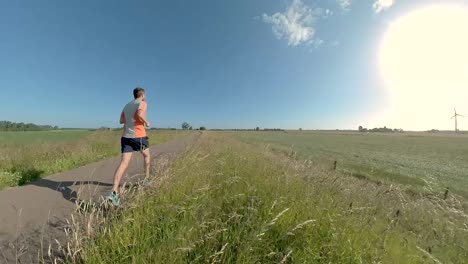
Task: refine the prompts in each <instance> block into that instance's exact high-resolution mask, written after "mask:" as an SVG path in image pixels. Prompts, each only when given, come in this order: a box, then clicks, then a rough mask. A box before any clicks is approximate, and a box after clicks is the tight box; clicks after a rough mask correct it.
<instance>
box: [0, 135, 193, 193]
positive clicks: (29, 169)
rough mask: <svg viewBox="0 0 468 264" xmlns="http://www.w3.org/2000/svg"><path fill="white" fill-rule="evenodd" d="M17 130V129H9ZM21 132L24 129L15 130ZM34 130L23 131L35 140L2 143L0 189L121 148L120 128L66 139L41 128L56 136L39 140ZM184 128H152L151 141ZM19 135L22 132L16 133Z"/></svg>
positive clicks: (100, 157) (94, 158) (173, 136)
mask: <svg viewBox="0 0 468 264" xmlns="http://www.w3.org/2000/svg"><path fill="white" fill-rule="evenodd" d="M9 133H14V132H9ZM16 133H19V134H21V133H22V132H16ZM34 133H35V132H28V133H27V134H24V135H21V136H23V137H24V136H25V137H27V138H29V139H28V140H29V141H31V142H32V143H30V144H22V143H19V142H18V141H15V142H12V143H6V142H3V143H2V144H0V189H2V188H4V187H8V186H16V185H23V184H26V183H29V182H31V181H34V180H36V179H38V178H40V177H42V176H45V175H50V174H53V173H57V172H62V171H66V170H69V169H72V168H76V167H79V166H82V165H85V164H88V163H91V162H94V161H97V160H100V159H104V158H107V157H110V156H114V155H117V154H118V153H119V151H120V139H119V138H120V136H121V132H119V131H96V132H92V133H88V134H86V135H85V136H82V137H70V138H68V137H67V138H66V140H64V139H63V138H62V136H61V135H60V133H59V132H54V131H50V132H47V133H50V135H48V134H44V133H46V132H38V133H41V134H39V135H38V136H40V137H45V136H47V138H49V137H50V138H52V136H53V135H57V140H56V141H53V140H50V138H49V140H46V141H43V143H38V142H36V141H34V140H32V139H30V137H34ZM187 133H188V132H185V131H150V132H149V137H150V144H158V143H161V142H165V141H169V140H172V139H175V138H177V137H178V136H183V135H186V134H187ZM16 137H17V138H18V137H19V136H16Z"/></svg>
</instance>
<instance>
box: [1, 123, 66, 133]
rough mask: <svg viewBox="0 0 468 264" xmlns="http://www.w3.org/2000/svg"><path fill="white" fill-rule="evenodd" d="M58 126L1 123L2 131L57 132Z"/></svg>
mask: <svg viewBox="0 0 468 264" xmlns="http://www.w3.org/2000/svg"><path fill="white" fill-rule="evenodd" d="M56 129H59V127H58V126H50V125H36V124H33V123H22V122H21V123H16V122H11V121H0V131H42V130H56Z"/></svg>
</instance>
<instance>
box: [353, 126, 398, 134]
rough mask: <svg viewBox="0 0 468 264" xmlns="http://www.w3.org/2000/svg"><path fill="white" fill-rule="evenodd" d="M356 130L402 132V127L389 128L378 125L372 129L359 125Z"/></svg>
mask: <svg viewBox="0 0 468 264" xmlns="http://www.w3.org/2000/svg"><path fill="white" fill-rule="evenodd" d="M358 130H359V132H379V133H395V132H398V133H402V132H403V129H401V128H394V129H391V128H387V127H386V126H384V127H379V128H372V129H367V128H365V127H362V126H359V128H358Z"/></svg>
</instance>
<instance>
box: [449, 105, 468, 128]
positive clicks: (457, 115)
mask: <svg viewBox="0 0 468 264" xmlns="http://www.w3.org/2000/svg"><path fill="white" fill-rule="evenodd" d="M453 111H454V112H455V115H454V116H452V117H451V118H450V119H452V118H454V117H455V133H456V132H458V122H457V117H459V116H461V117H465V116H464V115H460V114H457V109H455V108H453Z"/></svg>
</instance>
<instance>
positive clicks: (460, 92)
mask: <svg viewBox="0 0 468 264" xmlns="http://www.w3.org/2000/svg"><path fill="white" fill-rule="evenodd" d="M379 60H380V68H381V72H382V76H383V78H384V81H385V83H386V86H387V87H388V88H389V89H390V94H391V96H392V98H391V101H392V106H391V110H390V111H389V112H388V113H387V116H386V117H385V118H383V119H385V121H383V120H382V121H381V122H388V123H389V124H388V125H392V126H398V127H405V128H408V129H418V130H420V129H431V128H438V129H448V128H451V127H452V122H453V121H450V120H449V117H450V116H451V114H452V113H453V108H454V107H457V110H458V112H460V113H462V114H468V9H467V8H466V7H463V6H459V5H457V6H456V5H452V6H429V7H426V8H423V9H420V10H417V11H413V12H411V13H409V14H407V15H405V16H403V17H401V18H399V19H398V20H396V21H395V22H393V23H391V24H390V26H389V28H388V31H387V32H386V34H385V36H384V39H383V42H382V46H381V50H380V54H379ZM452 115H453V114H452ZM463 123H466V124H463ZM459 127H460V129H468V120H464V121H463V120H461V122H460V125H459Z"/></svg>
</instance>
